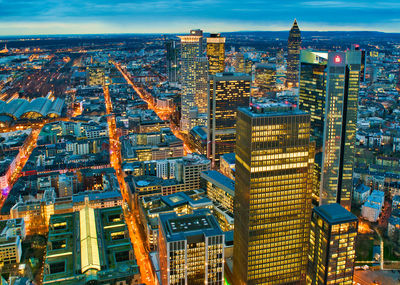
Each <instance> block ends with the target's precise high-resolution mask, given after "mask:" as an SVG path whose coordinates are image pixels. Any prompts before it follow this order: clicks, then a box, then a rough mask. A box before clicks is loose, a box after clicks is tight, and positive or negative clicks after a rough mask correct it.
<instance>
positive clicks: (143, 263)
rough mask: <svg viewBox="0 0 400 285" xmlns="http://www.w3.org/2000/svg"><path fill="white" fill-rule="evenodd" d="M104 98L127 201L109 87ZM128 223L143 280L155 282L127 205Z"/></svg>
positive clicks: (115, 163)
mask: <svg viewBox="0 0 400 285" xmlns="http://www.w3.org/2000/svg"><path fill="white" fill-rule="evenodd" d="M103 91H104V98H105V103H106V110H107V115H108V117H107V122H108V134H109V137H110V160H111V165H112V167H113V168H114V169H115V171H116V174H117V179H118V183H119V186H120V189H121V194H122V197H123V199H124V201H125V202H127V201H128V200H129V195H128V188H127V185H126V183H125V179H124V176H123V172H122V169H121V149H120V142H119V138H118V135H117V132H116V124H115V117H114V115H113V114H112V102H111V98H110V92H109V90H108V87H107V86H105V87H104V88H103ZM125 205H126V204H125ZM123 210H124V216H125V221H126V224H127V225H128V230H129V236H130V238H131V242H132V244H133V248H134V250H135V256H136V259H137V263H138V265H139V267H140V273H141V276H142V282H143V283H145V284H155V280H154V275H153V270H152V266H151V262H150V259H149V255H148V252H147V251H146V249H145V247H144V240H143V239H142V237H141V235H140V232H139V224H138V221H137V219H136V218H135V215H134V212H133V209H128V207H127V206H124V207H123Z"/></svg>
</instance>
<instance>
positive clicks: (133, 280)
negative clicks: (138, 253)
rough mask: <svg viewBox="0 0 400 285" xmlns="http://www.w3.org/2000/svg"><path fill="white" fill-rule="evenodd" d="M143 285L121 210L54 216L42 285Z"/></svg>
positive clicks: (87, 210)
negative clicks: (95, 284) (93, 284)
mask: <svg viewBox="0 0 400 285" xmlns="http://www.w3.org/2000/svg"><path fill="white" fill-rule="evenodd" d="M61 283H62V284H67V285H68V284H82V285H84V284H88V283H89V284H91V283H97V284H140V283H141V278H140V272H139V267H138V265H137V263H136V259H135V254H134V251H133V248H132V244H131V241H130V238H129V232H128V229H127V225H126V224H125V222H124V217H123V213H122V209H121V207H114V208H106V209H93V208H90V207H89V206H88V205H87V206H86V207H84V208H83V209H82V210H80V211H79V212H73V213H69V214H61V215H53V216H52V217H51V220H50V225H49V238H48V242H47V250H46V257H45V262H44V273H43V284H61Z"/></svg>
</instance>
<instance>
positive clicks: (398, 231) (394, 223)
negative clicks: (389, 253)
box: [387, 209, 400, 243]
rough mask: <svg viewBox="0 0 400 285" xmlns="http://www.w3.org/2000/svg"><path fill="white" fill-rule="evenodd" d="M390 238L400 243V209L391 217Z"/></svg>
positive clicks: (389, 224)
mask: <svg viewBox="0 0 400 285" xmlns="http://www.w3.org/2000/svg"><path fill="white" fill-rule="evenodd" d="M387 231H388V236H389V238H390V239H391V240H393V241H394V242H396V243H400V209H395V210H393V211H392V214H391V215H390V217H389V221H388V229H387Z"/></svg>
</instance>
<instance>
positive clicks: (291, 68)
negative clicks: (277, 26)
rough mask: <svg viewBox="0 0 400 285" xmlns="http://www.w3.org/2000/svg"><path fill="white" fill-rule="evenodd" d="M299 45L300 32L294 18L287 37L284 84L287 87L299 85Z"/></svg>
mask: <svg viewBox="0 0 400 285" xmlns="http://www.w3.org/2000/svg"><path fill="white" fill-rule="evenodd" d="M300 47H301V33H300V29H299V26H298V25H297V21H296V20H294V23H293V26H292V29H291V30H290V32H289V39H288V57H287V68H286V85H287V86H289V87H293V86H298V85H299V57H300Z"/></svg>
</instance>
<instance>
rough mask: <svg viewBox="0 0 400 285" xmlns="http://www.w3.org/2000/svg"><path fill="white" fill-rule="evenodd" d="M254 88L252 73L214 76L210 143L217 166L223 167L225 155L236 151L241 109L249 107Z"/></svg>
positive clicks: (211, 94) (210, 93) (211, 96)
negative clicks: (238, 115) (237, 124)
mask: <svg viewBox="0 0 400 285" xmlns="http://www.w3.org/2000/svg"><path fill="white" fill-rule="evenodd" d="M250 86H251V76H250V75H248V74H244V73H231V72H225V73H217V74H215V75H211V76H210V83H209V92H208V94H209V95H208V96H209V97H208V101H209V104H208V121H207V126H208V134H207V141H208V144H209V145H208V158H209V159H210V160H211V161H212V165H213V166H218V165H219V164H218V163H219V157H220V156H221V155H223V154H225V153H230V152H233V151H234V149H235V141H236V113H237V108H238V107H247V106H249V101H250Z"/></svg>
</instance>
